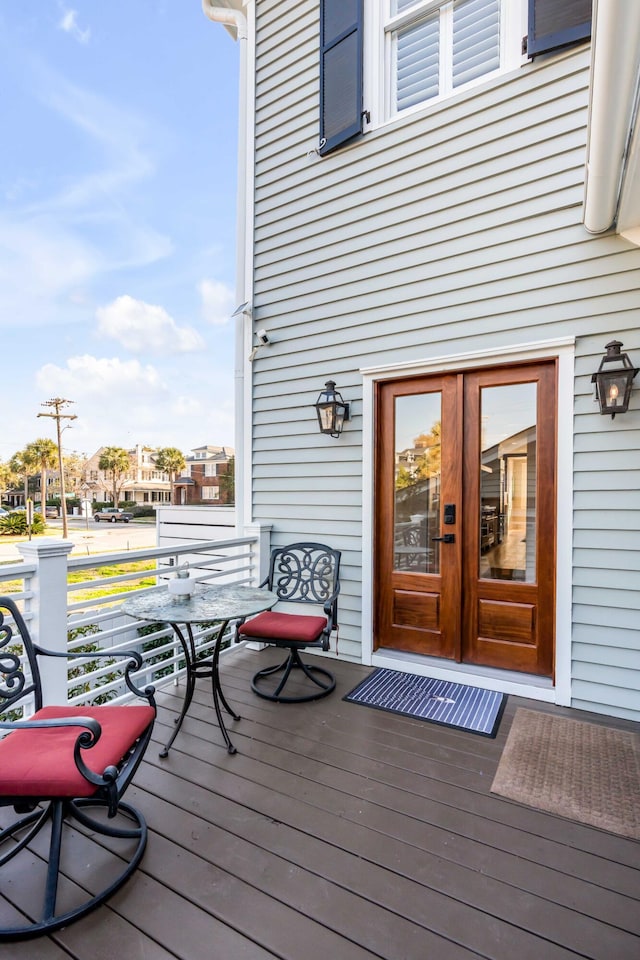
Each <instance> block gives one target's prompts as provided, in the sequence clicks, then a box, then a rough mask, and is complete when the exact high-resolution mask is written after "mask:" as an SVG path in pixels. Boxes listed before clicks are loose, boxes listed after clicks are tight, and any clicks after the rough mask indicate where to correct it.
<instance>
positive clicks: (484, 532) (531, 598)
mask: <svg viewBox="0 0 640 960" xmlns="http://www.w3.org/2000/svg"><path fill="white" fill-rule="evenodd" d="M555 411H556V367H555V363H554V362H553V361H548V362H547V361H541V362H538V363H535V364H526V365H524V364H522V365H514V366H509V367H498V368H491V369H479V370H471V371H467V372H463V373H460V372H455V373H446V374H442V375H439V376H428V377H420V378H412V379H404V380H393V381H386V382H383V383H381V384H379V385H378V388H377V395H376V464H375V522H374V533H375V564H374V578H375V590H374V596H375V615H374V648H376V649H377V648H391V649H395V650H402V651H407V652H412V653H418V654H422V655H425V656H432V657H442V658H446V659H449V660H455V661H458V662H466V663H472V664H477V665H483V666H490V667H497V668H501V669H507V670H517V671H521V672H525V673H531V674H538V675H542V676H551V675H552V672H553V650H554V623H555V503H556V495H555V484H556V478H555V463H556V416H555Z"/></svg>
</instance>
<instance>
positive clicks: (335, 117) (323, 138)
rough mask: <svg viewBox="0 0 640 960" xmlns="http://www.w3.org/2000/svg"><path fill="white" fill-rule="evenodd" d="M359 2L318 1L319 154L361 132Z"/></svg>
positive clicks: (360, 5)
mask: <svg viewBox="0 0 640 960" xmlns="http://www.w3.org/2000/svg"><path fill="white" fill-rule="evenodd" d="M362 7H363V0H320V153H321V154H325V153H329V151H330V150H335V148H336V147H339V146H340V145H341V144H343V143H346V141H347V140H350V139H351V138H352V137H355V136H356V135H357V134H359V133H361V132H362V33H363V25H362Z"/></svg>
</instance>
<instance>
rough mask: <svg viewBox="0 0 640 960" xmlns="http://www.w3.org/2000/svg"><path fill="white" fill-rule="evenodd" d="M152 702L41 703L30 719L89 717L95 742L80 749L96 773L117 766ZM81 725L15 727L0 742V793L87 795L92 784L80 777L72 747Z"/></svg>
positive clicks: (150, 710) (151, 716)
mask: <svg viewBox="0 0 640 960" xmlns="http://www.w3.org/2000/svg"><path fill="white" fill-rule="evenodd" d="M154 716H155V714H154V710H153V708H152V707H145V706H132V707H117V706H116V707H108V706H105V707H66V706H65V707H44V708H43V709H42V710H38V711H37V712H36V713H35V714H34V715H33V716H32V717H30V718H29V719H30V720H52V719H57V718H61V717H92V718H93V719H95V720H97V721H98V723H99V724H100V727H101V729H102V735H101V737H100V739H99V740H98V742H97V744H96V745H95V747H92V748H91V749H89V750H83V751H82V759H83V761H84V763H85V764H86V765H87V767H89V769H90V770H93V771H94V772H95V773H97V774H99V775H102V773H103V772H104V770H105V768H106V767H108V766H110V765H112V764H113V765H115V766H118V765H119V764H120V761H121V760H122V759H123V757H125V756H126V754H127V753H128V751H129V749H130V748H131V747H132V746H133V744H134V743H135V742H136V740H137V739H138V737H139V736H140V735H141V734H142V733H143V732H144V731H145V730H146V728H147V727H148V726H149V724H150V723H152V722H153V719H154ZM83 729H86V728H83V727H75V726H74V727H51V728H37V729H33V730H15V731H13V732H12V733H10V734H9V735H8V736H6V737H5V738H4V740H2V741H0V796H4V797H90V796H92V795H93V794H94V793H95V792H96V790H97V789H98V788H97V787H96V786H95V785H94V784H92V783H89V781H88V780H85V778H84V777H83V776H82V774H81V773H80V771H79V770H78V768H77V767H76V764H75V760H74V759H73V747H74V744H75V742H76V740H77V739H78V737H79V735H80V734H81V733H82V731H83Z"/></svg>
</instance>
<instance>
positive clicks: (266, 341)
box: [249, 330, 271, 363]
mask: <svg viewBox="0 0 640 960" xmlns="http://www.w3.org/2000/svg"><path fill="white" fill-rule="evenodd" d="M256 338H257V339H258V340H259V341H260V342H259V343H256V345H255V347H254V348H253V350H252V351H251V353H250V354H249V363H253V361H254V360H255V358H256V353H257V352H258V350H259V349H260V347H269V346H271V337H270V336H269V334H268V333H267V331H266V330H256Z"/></svg>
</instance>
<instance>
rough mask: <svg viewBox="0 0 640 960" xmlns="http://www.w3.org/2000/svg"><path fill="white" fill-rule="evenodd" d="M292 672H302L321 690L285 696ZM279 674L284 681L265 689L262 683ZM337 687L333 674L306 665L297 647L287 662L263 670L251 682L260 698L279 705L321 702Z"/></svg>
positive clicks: (320, 668)
mask: <svg viewBox="0 0 640 960" xmlns="http://www.w3.org/2000/svg"><path fill="white" fill-rule="evenodd" d="M292 670H301V671H302V673H304V675H305V676H306V677H307V679H309V680H310V681H311V682H312V683H313V684H314V686H316V687H319V688H320V689H319V690H312V691H311V692H310V693H307V694H301V695H299V696H295V697H293V696H292V697H287V696H283V694H282V690H283V689H284V687H285V685H286V683H287V680H288V679H289V677H290V675H291V671H292ZM279 673H282V679H281V680H280V682H279V683H278V684H277V686H276V687H275V689H269V688H265V686H264V684H263V683H262V681H263V680H265V679H266V678H267V677H272V676H275V675H277V674H279ZM335 686H336V678H335V677H334V676H333V674H332V673H330V672H329V671H328V670H325V669H324V667H316V666H311V665H310V664H308V663H305V662H304V661H303V660H302V659H301V658H300V653H299V651H298V650H297V648H295V647H294V648H292V649H291V650H290V652H289V656H288V657H287V659H286V660H284V661H283V662H282V663H279V664H276V666H275V667H264V668H263V669H262V670H258V672H257V673H256V674H255V675H254V677H253V680H252V681H251V689H252V690H253V692H254V693H257V694H258V696H259V697H262V698H263V699H264V700H274V701H276V702H277V703H306V702H307V701H308V700H319V699H320V698H321V697H326V696H327V694H329V693H331V691H332V690H334V689H335Z"/></svg>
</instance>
